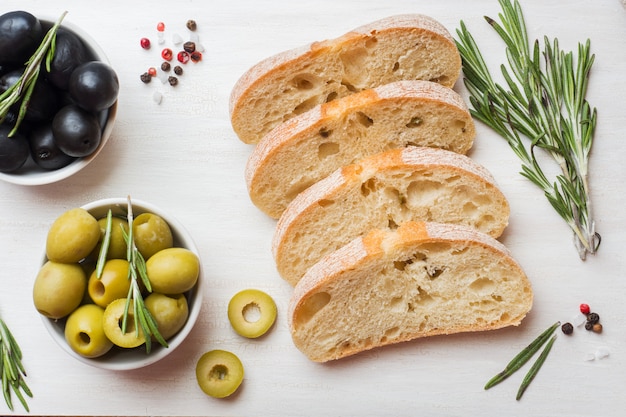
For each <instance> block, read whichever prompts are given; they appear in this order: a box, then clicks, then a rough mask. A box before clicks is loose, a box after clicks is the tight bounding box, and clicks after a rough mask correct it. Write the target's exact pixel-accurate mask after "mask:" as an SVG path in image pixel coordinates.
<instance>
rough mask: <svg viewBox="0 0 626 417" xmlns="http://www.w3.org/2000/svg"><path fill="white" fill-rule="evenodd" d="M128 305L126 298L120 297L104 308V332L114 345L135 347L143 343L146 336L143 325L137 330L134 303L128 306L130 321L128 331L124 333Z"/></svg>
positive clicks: (127, 323)
mask: <svg viewBox="0 0 626 417" xmlns="http://www.w3.org/2000/svg"><path fill="white" fill-rule="evenodd" d="M125 305H126V299H125V298H119V299H117V300H115V301H113V302H112V303H111V304H109V305H108V306H107V307H106V309H105V310H104V315H103V317H102V319H103V323H102V325H103V326H104V334H105V335H106V336H107V338H108V339H109V340H110V341H111V342H113V344H114V345H116V346H119V347H122V348H134V347H137V346H140V345H143V344H144V343H145V342H146V337H145V335H144V334H143V330H142V329H141V327H140V328H139V329H138V330H139V331H138V332H137V331H136V330H135V316H134V315H133V304H131V305H130V307H129V308H128V321H127V322H126V333H122V327H121V326H122V317H123V316H124V309H125Z"/></svg>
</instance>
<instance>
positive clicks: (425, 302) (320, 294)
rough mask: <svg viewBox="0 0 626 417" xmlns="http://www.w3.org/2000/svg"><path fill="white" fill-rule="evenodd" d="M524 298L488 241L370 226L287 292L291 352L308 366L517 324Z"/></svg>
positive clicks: (515, 268)
mask: <svg viewBox="0 0 626 417" xmlns="http://www.w3.org/2000/svg"><path fill="white" fill-rule="evenodd" d="M532 301H533V292H532V288H531V284H530V282H529V281H528V279H527V277H526V275H525V273H524V271H523V270H522V268H521V266H520V265H519V264H518V263H517V262H516V261H515V260H514V259H513V257H512V256H511V253H510V252H509V250H508V249H507V248H506V247H504V246H503V245H502V244H501V243H500V242H498V241H497V240H495V239H493V238H491V237H489V236H488V235H486V234H484V233H480V232H478V231H476V230H475V229H472V228H467V227H464V226H457V225H450V224H441V223H423V222H408V223H405V224H403V225H401V226H400V227H399V228H398V229H397V230H378V229H377V230H373V231H371V232H370V233H368V234H367V235H366V236H364V237H359V238H357V239H355V240H353V241H352V242H350V243H349V244H347V245H346V246H344V247H342V248H341V249H339V250H337V251H335V252H333V253H331V254H330V255H328V256H327V257H325V258H323V259H322V260H321V261H320V262H318V263H317V264H315V265H314V266H313V267H312V268H311V269H310V270H309V271H308V273H307V274H306V275H305V277H304V278H303V279H302V280H301V281H300V282H299V283H298V285H297V286H296V287H295V289H294V292H293V296H292V298H291V300H290V305H289V310H288V321H289V328H290V331H291V335H292V338H293V342H294V344H295V346H296V347H297V348H298V349H299V350H300V351H302V352H303V353H304V354H305V355H306V356H307V357H308V358H309V359H311V360H312V361H316V362H326V361H329V360H334V359H339V358H343V357H346V356H349V355H353V354H356V353H359V352H362V351H365V350H368V349H373V348H376V347H380V346H384V345H389V344H393V343H399V342H404V341H408V340H412V339H416V338H420V337H427V336H434V335H446V334H452V333H460V332H477V331H485V330H493V329H498V328H502V327H505V326H511V325H519V324H520V322H521V321H522V319H523V318H524V317H525V316H526V314H527V313H528V311H529V310H530V309H531V306H532Z"/></svg>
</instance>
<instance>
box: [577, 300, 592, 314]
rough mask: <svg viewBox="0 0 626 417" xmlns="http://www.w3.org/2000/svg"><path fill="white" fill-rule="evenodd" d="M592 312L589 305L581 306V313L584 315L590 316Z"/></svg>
mask: <svg viewBox="0 0 626 417" xmlns="http://www.w3.org/2000/svg"><path fill="white" fill-rule="evenodd" d="M590 311H591V308H590V307H589V304H584V303H583V304H581V305H580V312H581V313H583V314H589V312H590Z"/></svg>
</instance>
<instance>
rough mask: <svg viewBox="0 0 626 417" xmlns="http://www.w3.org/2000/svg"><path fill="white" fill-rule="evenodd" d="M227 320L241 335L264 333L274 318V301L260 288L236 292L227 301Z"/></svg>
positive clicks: (259, 334) (250, 336)
mask: <svg viewBox="0 0 626 417" xmlns="http://www.w3.org/2000/svg"><path fill="white" fill-rule="evenodd" d="M228 320H229V321H230V324H231V326H233V329H234V330H235V331H236V332H237V333H238V334H239V335H241V336H244V337H249V338H256V337H259V336H262V335H264V334H265V333H266V332H267V331H268V330H269V329H270V328H271V327H272V325H273V324H274V321H275V320H276V303H275V302H274V300H273V299H272V297H270V296H269V295H268V294H266V293H264V292H263V291H260V290H254V289H248V290H243V291H240V292H238V293H237V294H235V295H234V296H233V298H231V299H230V302H229V303H228Z"/></svg>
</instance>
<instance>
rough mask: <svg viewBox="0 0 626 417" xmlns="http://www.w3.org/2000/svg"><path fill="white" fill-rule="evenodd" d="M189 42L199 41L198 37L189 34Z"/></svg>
mask: <svg viewBox="0 0 626 417" xmlns="http://www.w3.org/2000/svg"><path fill="white" fill-rule="evenodd" d="M189 40H190V41H192V42H196V43H197V42H198V41H199V40H200V36H199V35H198V34H197V33H196V32H191V33H190V34H189Z"/></svg>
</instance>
